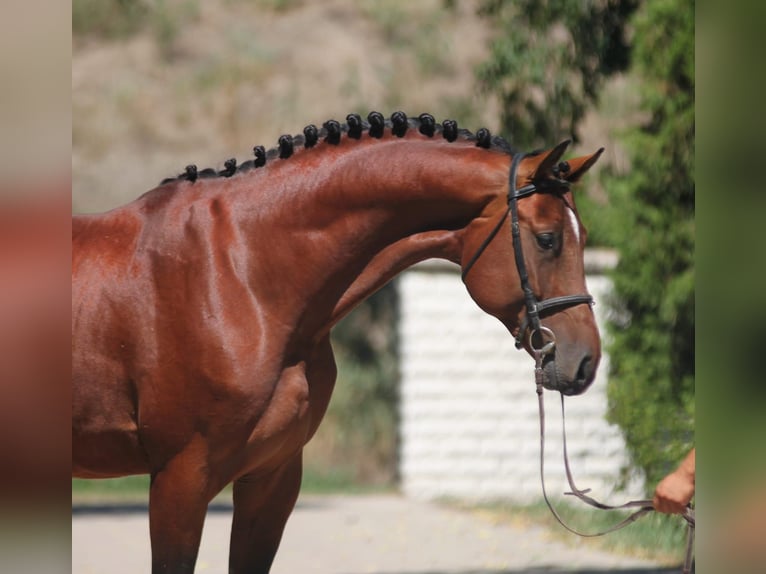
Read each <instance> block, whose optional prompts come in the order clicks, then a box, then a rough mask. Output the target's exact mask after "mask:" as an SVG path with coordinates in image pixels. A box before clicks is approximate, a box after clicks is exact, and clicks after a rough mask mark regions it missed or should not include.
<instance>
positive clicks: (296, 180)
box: [228, 138, 509, 332]
mask: <svg viewBox="0 0 766 574" xmlns="http://www.w3.org/2000/svg"><path fill="white" fill-rule="evenodd" d="M323 147H324V146H323ZM508 164H509V158H508V156H507V155H505V154H502V153H499V152H491V151H487V150H483V149H479V148H476V147H475V146H473V145H472V144H471V143H470V142H456V143H451V144H450V143H447V142H437V141H431V140H421V139H417V140H414V141H410V140H406V139H403V140H398V139H393V138H392V139H391V140H389V141H381V142H378V141H367V142H364V141H362V142H354V141H349V140H345V141H344V142H343V143H342V144H341V145H338V146H329V145H328V146H327V147H324V149H316V150H303V151H301V152H298V153H297V154H296V155H295V156H294V157H292V158H290V159H287V160H280V161H278V162H275V163H274V164H273V165H272V166H270V167H269V168H267V169H266V170H263V171H262V172H261V173H257V172H256V173H254V174H253V175H254V176H256V177H252V178H250V177H248V176H247V175H245V176H244V177H242V178H238V179H239V181H240V183H239V186H238V187H239V189H238V190H237V193H231V192H228V193H229V195H228V197H229V198H231V201H232V202H233V204H239V206H236V205H232V207H233V209H232V211H234V212H237V213H243V214H248V215H247V216H246V217H245V218H243V219H241V220H240V222H239V227H240V233H241V235H242V236H243V237H247V238H249V241H250V243H251V246H250V248H249V249H248V250H247V252H248V253H249V254H250V256H252V257H256V258H257V259H258V260H259V263H260V264H259V265H257V266H255V267H257V268H260V269H274V270H277V269H278V270H279V272H278V273H274V274H270V278H266V281H261V279H264V278H258V277H256V278H254V279H253V280H254V281H256V282H258V281H261V282H260V284H259V285H258V288H257V292H258V293H259V294H260V293H269V292H271V293H270V294H271V296H273V297H276V298H278V299H280V300H281V299H284V298H286V297H289V298H291V299H292V300H293V305H294V308H295V309H302V310H303V313H304V316H303V317H302V318H301V322H305V323H306V325H307V327H306V328H307V329H308V330H309V331H314V332H316V331H325V330H329V328H330V327H331V326H332V325H333V324H334V323H335V322H336V321H337V320H338V319H340V317H342V316H343V315H344V314H345V313H347V312H348V311H350V310H351V309H352V308H353V307H354V306H356V305H357V304H358V303H359V302H361V300H363V299H364V298H366V297H367V296H368V295H369V294H371V293H372V292H373V291H375V290H376V289H378V288H379V287H381V286H382V285H383V284H385V283H386V282H387V281H388V280H389V279H391V278H392V277H393V276H394V275H396V274H397V273H399V272H400V271H401V270H403V269H404V268H406V267H408V266H410V265H412V264H414V263H416V262H418V261H420V260H423V259H426V258H430V257H440V258H444V259H450V260H453V261H457V260H459V258H460V248H459V243H460V242H459V234H460V231H461V230H462V229H464V228H465V227H466V226H467V225H468V224H469V223H470V222H471V221H472V220H473V219H474V218H476V217H477V216H478V215H479V214H481V213H482V212H483V211H484V209H485V208H486V206H487V205H488V204H489V203H490V202H492V201H493V200H496V199H497V198H498V197H501V196H502V194H503V193H504V187H505V185H506V181H507V170H508ZM233 183H234V181H232V184H233ZM277 195H278V196H279V197H278V198H277ZM256 196H257V199H255V198H256ZM254 201H258V202H259V203H260V204H261V207H260V208H259V209H257V210H255V209H253V207H254ZM280 237H284V238H285V239H284V241H281V240H280V239H279V238H280ZM265 242H268V244H270V245H273V246H274V248H273V249H266V250H264V249H263V245H264V244H266V243H265ZM277 277H278V278H279V279H278V281H276V282H275V278H277ZM309 309H310V310H311V313H310V314H311V315H312V317H311V318H309V317H308V311H307V310H309Z"/></svg>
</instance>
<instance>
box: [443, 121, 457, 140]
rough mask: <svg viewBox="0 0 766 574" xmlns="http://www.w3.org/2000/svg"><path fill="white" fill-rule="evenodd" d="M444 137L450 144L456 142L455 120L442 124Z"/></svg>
mask: <svg viewBox="0 0 766 574" xmlns="http://www.w3.org/2000/svg"><path fill="white" fill-rule="evenodd" d="M442 135H443V136H444V139H445V140H447V141H448V142H450V143H452V142H454V141H455V140H456V139H457V122H456V121H455V120H444V121H443V122H442Z"/></svg>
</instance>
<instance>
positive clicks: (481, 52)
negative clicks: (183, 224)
mask: <svg viewBox="0 0 766 574" xmlns="http://www.w3.org/2000/svg"><path fill="white" fill-rule="evenodd" d="M443 4H444V2H443V0H420V1H418V2H409V1H407V0H388V1H386V2H380V1H375V0H361V1H351V0H328V1H323V2H308V1H302V2H301V1H296V0H292V1H289V0H282V1H278V0H260V1H251V2H246V1H243V0H208V1H206V2H198V1H189V0H185V1H184V0H176V1H168V2H165V3H164V9H163V11H161V12H157V13H154V14H152V16H151V17H150V18H148V19H146V20H144V21H142V23H141V24H140V26H139V32H137V33H135V34H133V35H131V36H129V37H127V38H122V37H120V36H119V35H118V34H115V36H117V37H110V38H103V37H94V36H93V35H83V34H79V35H78V34H75V39H74V46H73V59H72V100H73V104H72V105H73V132H72V171H73V175H72V178H73V208H74V211H76V212H79V211H101V210H106V209H109V208H112V207H114V206H117V205H119V204H121V203H124V202H127V201H129V200H131V199H132V198H134V197H137V196H138V195H139V194H141V193H143V192H144V191H146V190H148V189H150V188H151V187H154V186H155V185H156V184H157V183H158V182H159V181H160V180H161V179H162V178H163V177H166V176H169V175H175V174H176V173H178V172H179V171H181V170H182V168H183V166H184V165H186V164H187V163H197V164H199V165H200V166H203V165H206V166H207V165H210V166H219V167H220V166H222V165H223V161H224V160H225V159H226V158H228V157H232V156H236V157H237V158H238V159H239V160H240V161H242V160H244V159H247V158H248V157H249V155H250V153H251V151H250V150H251V149H252V147H253V145H255V144H262V145H266V146H267V147H268V146H270V145H274V144H275V143H276V139H277V137H278V136H279V135H280V134H282V133H299V132H300V130H301V129H302V128H303V126H304V125H305V124H307V123H320V122H322V121H324V120H326V119H329V118H331V117H334V118H337V119H340V120H342V119H343V118H345V116H346V115H347V114H348V113H349V112H352V111H356V112H359V113H363V114H366V113H367V112H368V111H370V110H373V109H375V110H379V111H381V112H383V113H384V114H386V115H388V114H390V113H391V112H393V111H395V110H397V109H402V110H404V111H405V112H407V113H413V114H414V113H420V112H423V111H429V112H430V113H432V114H434V115H435V116H436V117H437V119H444V118H446V117H454V118H456V119H458V120H459V121H460V122H461V123H462V124H464V125H465V126H466V127H469V128H471V129H478V127H480V126H481V125H485V124H486V125H487V126H489V127H490V128H491V127H492V126H493V120H494V118H496V116H497V114H496V113H495V110H494V109H493V107H492V105H491V103H490V102H489V101H488V99H487V98H486V97H483V96H481V95H479V94H478V91H477V89H476V86H475V80H474V75H473V70H474V67H475V65H476V64H477V63H478V62H479V61H481V60H482V59H483V58H484V57H485V54H486V51H487V40H488V37H489V33H490V32H489V30H487V26H486V22H482V21H480V20H479V19H478V17H477V16H476V14H475V5H476V2H475V1H474V0H463V1H458V2H455V8H454V10H446V9H445V8H444V6H443Z"/></svg>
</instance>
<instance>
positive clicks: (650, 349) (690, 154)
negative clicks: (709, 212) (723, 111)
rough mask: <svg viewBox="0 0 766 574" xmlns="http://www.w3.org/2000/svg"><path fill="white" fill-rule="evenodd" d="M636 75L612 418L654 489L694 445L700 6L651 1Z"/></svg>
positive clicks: (615, 190)
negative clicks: (637, 101)
mask: <svg viewBox="0 0 766 574" xmlns="http://www.w3.org/2000/svg"><path fill="white" fill-rule="evenodd" d="M633 23H634V26H635V35H634V37H635V43H634V47H633V50H634V53H633V58H634V66H633V73H635V74H638V75H639V76H640V78H641V85H642V86H643V94H642V108H643V110H644V111H645V112H646V113H647V117H648V119H647V121H646V122H645V123H644V124H643V125H641V126H640V127H638V128H636V129H635V130H633V131H632V132H631V133H630V134H629V137H628V139H627V142H626V143H627V144H628V146H629V148H630V158H631V163H632V169H631V170H630V173H629V174H627V175H621V176H619V177H612V178H611V179H610V181H609V182H608V184H607V186H606V187H607V189H608V190H609V193H610V202H611V208H612V209H611V211H612V212H613V214H614V215H613V216H614V217H618V218H619V219H620V221H619V225H618V227H621V228H622V229H625V230H629V232H627V233H624V234H622V235H621V236H616V237H615V241H616V247H617V249H618V251H619V253H620V262H619V264H618V266H617V268H616V270H615V272H614V274H613V280H614V296H615V300H614V308H615V310H616V311H617V312H616V313H615V319H614V320H613V321H611V323H610V335H611V343H610V345H609V354H610V358H611V360H610V363H611V371H610V375H609V383H608V397H609V413H610V414H609V419H610V420H611V421H613V422H615V423H617V424H619V426H620V427H621V429H622V431H623V434H624V435H625V439H626V442H627V445H628V448H629V450H630V452H631V455H632V459H633V461H634V463H635V464H636V465H637V466H638V467H640V468H641V469H643V471H644V473H645V475H646V479H647V487H648V488H651V487H653V485H654V484H656V482H657V481H658V480H659V479H660V478H661V477H662V476H663V475H664V474H665V473H666V472H668V471H670V470H671V469H672V468H673V467H674V466H675V465H676V464H677V463H678V462H679V461H680V459H681V458H682V456H683V455H684V454H685V451H686V450H688V449H689V448H690V447H691V445H692V441H693V429H694V229H695V226H694V2H693V0H657V1H653V2H647V3H645V4H644V5H643V6H642V7H641V10H640V11H639V12H638V13H637V14H636V17H635V19H634V21H633Z"/></svg>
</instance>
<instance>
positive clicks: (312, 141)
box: [303, 124, 319, 148]
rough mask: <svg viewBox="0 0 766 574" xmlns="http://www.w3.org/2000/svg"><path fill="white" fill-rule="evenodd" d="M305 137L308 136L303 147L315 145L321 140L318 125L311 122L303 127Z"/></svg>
mask: <svg viewBox="0 0 766 574" xmlns="http://www.w3.org/2000/svg"><path fill="white" fill-rule="evenodd" d="M303 137H305V138H306V141H305V143H304V144H303V147H306V148H311V147H314V146H315V145H316V143H317V141H318V140H319V130H317V127H316V126H315V125H314V124H309V125H307V126H306V127H305V128H303Z"/></svg>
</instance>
